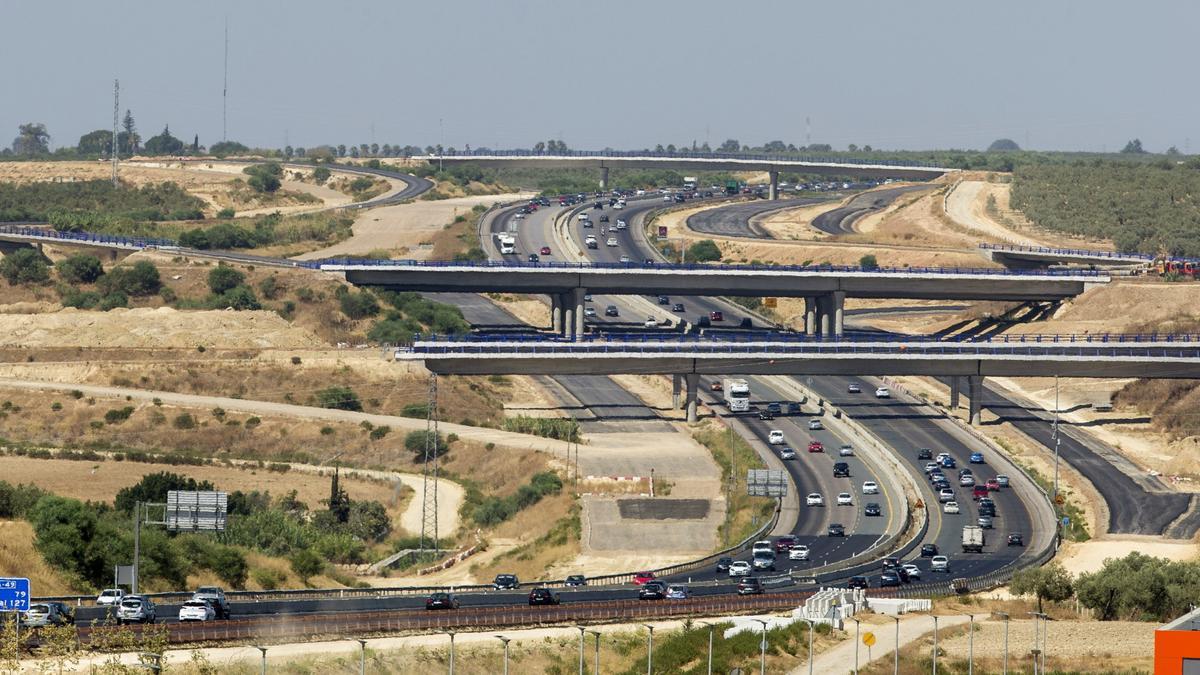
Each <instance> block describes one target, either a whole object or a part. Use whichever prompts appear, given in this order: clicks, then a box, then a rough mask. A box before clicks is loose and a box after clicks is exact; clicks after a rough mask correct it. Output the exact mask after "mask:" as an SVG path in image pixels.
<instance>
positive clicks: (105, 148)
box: [75, 129, 112, 155]
mask: <svg viewBox="0 0 1200 675" xmlns="http://www.w3.org/2000/svg"><path fill="white" fill-rule="evenodd" d="M75 151H76V152H78V153H79V154H81V155H107V154H109V153H110V152H112V132H111V131H109V130H107V129H97V130H95V131H92V132H89V133H86V134H84V135H82V136H80V137H79V144H78V145H76V146H75Z"/></svg>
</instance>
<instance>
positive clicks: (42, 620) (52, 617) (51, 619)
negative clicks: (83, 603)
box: [20, 602, 75, 628]
mask: <svg viewBox="0 0 1200 675" xmlns="http://www.w3.org/2000/svg"><path fill="white" fill-rule="evenodd" d="M20 622H21V625H22V626H29V627H30V628H40V627H42V626H68V625H69V626H73V625H75V611H74V610H73V609H71V606H70V605H68V604H67V603H65V602H38V603H34V604H32V605H30V606H29V609H27V610H25V611H24V612H22V613H21V615H20Z"/></svg>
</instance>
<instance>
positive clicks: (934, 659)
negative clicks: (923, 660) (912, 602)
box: [896, 614, 938, 675]
mask: <svg viewBox="0 0 1200 675" xmlns="http://www.w3.org/2000/svg"><path fill="white" fill-rule="evenodd" d="M937 620H938V618H937V615H936V614H934V615H933V675H937V657H938V651H937V628H938V626H937ZM896 648H897V649H899V648H900V645H896Z"/></svg>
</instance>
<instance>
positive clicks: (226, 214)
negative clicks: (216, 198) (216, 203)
mask: <svg viewBox="0 0 1200 675" xmlns="http://www.w3.org/2000/svg"><path fill="white" fill-rule="evenodd" d="M236 215H237V211H234V210H233V207H232V206H226V207H225V208H223V209H221V210H220V211H217V217H218V218H226V219H228V218H233V217H234V216H236Z"/></svg>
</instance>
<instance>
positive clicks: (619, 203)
mask: <svg viewBox="0 0 1200 675" xmlns="http://www.w3.org/2000/svg"><path fill="white" fill-rule="evenodd" d="M612 207H613V208H614V209H623V208H625V204H624V202H617V203H616V204H613V205H612Z"/></svg>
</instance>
